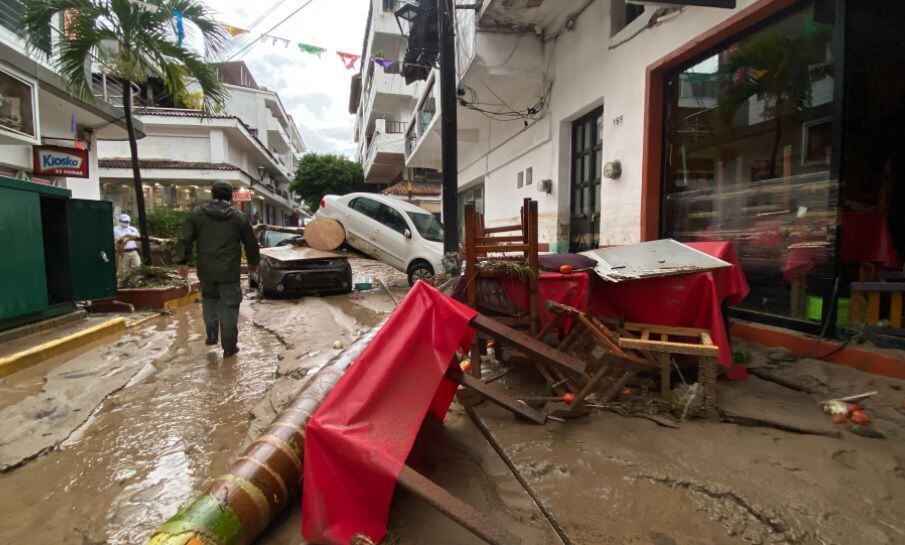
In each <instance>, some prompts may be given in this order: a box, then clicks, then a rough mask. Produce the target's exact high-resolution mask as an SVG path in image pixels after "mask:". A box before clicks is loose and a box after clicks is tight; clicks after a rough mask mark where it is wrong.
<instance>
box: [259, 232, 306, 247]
mask: <svg viewBox="0 0 905 545" xmlns="http://www.w3.org/2000/svg"><path fill="white" fill-rule="evenodd" d="M297 236H299V234H298V233H280V232H277V231H267V234H266V235H264V246H265V247H267V248H272V247H274V246H276V245H277V244H279V243H280V242H283V241H284V240H289V239H291V238H295V237H297Z"/></svg>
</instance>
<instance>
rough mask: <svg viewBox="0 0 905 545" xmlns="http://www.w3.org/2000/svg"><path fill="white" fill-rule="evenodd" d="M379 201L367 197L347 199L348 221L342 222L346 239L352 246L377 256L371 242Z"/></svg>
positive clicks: (378, 210)
mask: <svg viewBox="0 0 905 545" xmlns="http://www.w3.org/2000/svg"><path fill="white" fill-rule="evenodd" d="M379 212H380V203H379V202H377V201H375V200H374V199H369V198H368V197H356V198H355V199H352V200H351V201H349V211H348V216H347V217H348V221H346V222H344V227H345V228H346V240H347V242H348V243H349V244H350V245H352V246H353V247H354V248H357V249H358V250H361V251H362V252H364V253H366V254H368V255H373V256H374V257H377V249H376V248H375V247H374V245H373V244H372V239H373V235H374V228H375V227H376V226H377V225H378V223H377V215H378V214H379Z"/></svg>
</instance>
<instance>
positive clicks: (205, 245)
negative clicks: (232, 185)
mask: <svg viewBox="0 0 905 545" xmlns="http://www.w3.org/2000/svg"><path fill="white" fill-rule="evenodd" d="M195 243H197V244H198V278H199V279H200V280H201V281H202V282H238V281H239V277H240V276H241V271H240V268H241V266H242V251H241V248H240V245H241V246H244V247H245V257H246V259H247V260H248V265H249V266H251V267H256V266H257V265H258V262H259V261H260V260H261V254H260V251H259V250H258V241H257V240H255V235H254V232H252V230H251V224H250V223H248V217H246V216H245V214H243V213H242V212H239V211H238V210H236V209H235V208H234V207H233V206H232V205H230V204H229V203H226V202H223V201H210V202H207V203H205V204H202V205H201V206H199V207H197V208H195V209H194V210H192V212H191V213H190V214H189V217H188V218H187V219H186V220H185V223H184V224H183V225H182V234H181V235H180V237H179V243H178V244H177V245H176V263H178V264H180V265H185V264H187V263H188V262H189V258H190V257H191V255H192V246H193V245H194V244H195Z"/></svg>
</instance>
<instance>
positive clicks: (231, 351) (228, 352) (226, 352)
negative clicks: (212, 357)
mask: <svg viewBox="0 0 905 545" xmlns="http://www.w3.org/2000/svg"><path fill="white" fill-rule="evenodd" d="M238 353H239V347H238V346H234V347H232V348H224V349H223V357H224V358H231V357H233V356H235V355H236V354H238Z"/></svg>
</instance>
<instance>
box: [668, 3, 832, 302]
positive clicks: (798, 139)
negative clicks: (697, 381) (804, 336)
mask: <svg viewBox="0 0 905 545" xmlns="http://www.w3.org/2000/svg"><path fill="white" fill-rule="evenodd" d="M832 35H833V27H832V21H831V20H830V21H827V20H825V19H823V18H815V16H814V9H813V6H808V7H806V8H805V9H803V10H801V11H799V12H797V13H795V14H793V15H789V16H786V17H784V18H782V19H780V20H778V21H776V22H775V23H773V24H771V25H768V26H766V27H764V28H762V29H761V30H758V31H757V32H754V33H753V34H750V35H748V36H746V37H743V38H741V39H739V40H738V41H736V42H735V43H732V44H731V45H729V46H728V47H726V48H725V49H721V50H718V51H713V52H712V53H711V54H710V55H708V56H706V57H704V58H702V59H699V60H697V61H696V62H694V63H693V64H691V65H690V66H687V67H685V68H684V69H683V70H681V71H679V72H677V73H675V74H673V76H672V77H671V78H669V79H668V80H667V84H666V86H667V89H666V93H665V96H666V97H667V99H666V100H667V104H666V111H667V118H666V127H667V131H666V132H667V134H666V153H665V157H666V171H665V180H664V192H663V194H664V199H665V200H664V204H663V213H664V217H663V231H664V232H663V234H664V235H665V236H669V237H673V238H676V239H678V240H682V241H724V240H725V241H732V242H733V243H734V244H735V249H736V252H737V253H738V256H739V260H740V262H741V264H742V266H743V267H744V271H745V274H746V276H747V277H748V281H749V283H750V284H751V295H750V296H749V297H748V298H747V299H746V300H745V301H744V302H743V303H742V307H744V308H746V309H748V310H754V311H758V312H763V313H768V314H773V315H781V316H784V317H791V318H795V319H805V318H806V317H807V316H808V312H807V309H808V307H809V306H813V304H812V303H813V302H814V301H816V300H822V298H823V294H825V293H826V292H828V291H832V278H833V276H834V264H835V247H836V240H835V238H836V227H837V216H838V205H839V203H838V199H837V195H838V179H836V177H835V176H833V175H832V174H831V172H830V162H831V159H832V142H833V134H834V132H833V131H834V127H833V123H832V113H833V102H834V97H833V88H834V87H833V58H832V56H831V54H830V52H831V50H832V48H831V47H830V43H831V40H832ZM812 300H814V301H812ZM818 319H819V317H818Z"/></svg>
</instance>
